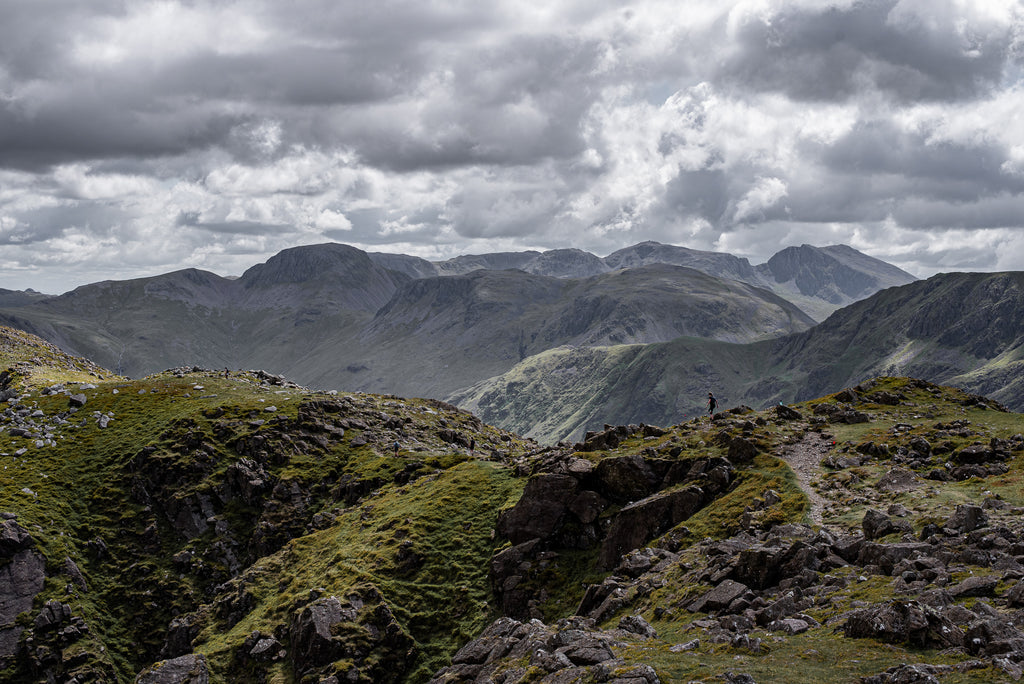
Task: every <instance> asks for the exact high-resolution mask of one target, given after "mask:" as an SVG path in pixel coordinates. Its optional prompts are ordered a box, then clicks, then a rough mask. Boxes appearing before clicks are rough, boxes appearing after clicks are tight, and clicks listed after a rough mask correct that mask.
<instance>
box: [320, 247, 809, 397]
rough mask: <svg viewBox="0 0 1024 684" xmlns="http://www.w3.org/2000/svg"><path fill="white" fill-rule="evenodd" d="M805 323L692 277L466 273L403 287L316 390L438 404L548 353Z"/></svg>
mask: <svg viewBox="0 0 1024 684" xmlns="http://www.w3.org/2000/svg"><path fill="white" fill-rule="evenodd" d="M811 325H813V321H812V320H811V319H809V318H808V317H806V316H804V315H803V313H802V312H801V311H799V310H798V309H797V308H796V307H794V306H793V305H791V304H789V303H788V302H786V301H785V300H783V299H781V298H779V297H775V296H774V295H772V294H770V293H768V292H766V291H764V290H759V289H757V288H753V287H750V286H748V285H745V284H743V283H739V282H736V281H729V280H720V279H717V278H712V277H710V276H707V275H705V274H703V273H700V272H698V271H694V270H692V269H686V268H680V267H676V266H667V265H653V266H645V267H641V268H635V269H628V270H623V271H617V272H613V273H606V274H603V275H600V276H594V277H592V278H583V279H567V278H552V277H544V276H534V275H530V274H527V273H524V272H522V271H475V272H473V273H471V274H469V275H466V276H449V277H443V278H433V279H423V280H417V281H412V282H410V283H408V284H407V285H405V286H404V287H403V289H402V290H400V291H399V292H398V293H397V294H396V295H395V297H394V298H393V299H392V301H391V302H390V303H389V304H388V305H387V306H386V307H384V308H382V309H381V310H380V311H379V312H378V314H377V316H376V317H375V319H374V321H373V322H372V323H371V324H370V325H369V326H367V328H366V329H365V331H364V332H363V334H362V335H361V337H360V344H361V345H362V347H363V349H366V350H367V352H366V354H365V355H364V356H362V357H361V358H358V359H352V357H351V356H349V357H347V360H348V364H349V365H350V366H354V371H350V370H349V369H348V368H344V369H342V368H339V369H337V370H336V371H334V372H333V373H328V374H325V375H323V376H320V377H317V378H315V379H314V380H313V382H314V383H315V384H318V385H321V386H331V385H332V384H336V385H337V386H341V387H351V388H355V389H360V390H364V391H388V392H396V393H398V394H406V395H411V394H422V393H426V394H427V396H445V395H447V394H448V393H450V392H453V391H454V390H456V389H459V388H462V387H466V386H468V385H471V384H474V383H476V382H479V381H480V380H481V379H483V378H486V377H490V376H493V375H495V374H497V373H501V372H503V371H505V370H507V369H509V368H511V367H512V366H513V365H514V364H515V363H517V362H519V361H520V360H522V359H525V358H527V357H528V356H531V355H533V354H538V353H541V352H544V351H546V350H549V349H552V348H554V347H559V346H562V345H572V346H578V347H589V346H594V345H607V344H623V343H652V342H659V341H665V340H670V339H673V338H676V337H679V336H680V335H689V336H700V337H707V338H710V339H720V340H742V341H749V340H756V339H763V338H767V337H775V336H778V335H782V334H785V333H786V332H787V331H793V330H805V329H807V328H808V327H810V326H811Z"/></svg>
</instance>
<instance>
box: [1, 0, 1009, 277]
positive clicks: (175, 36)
mask: <svg viewBox="0 0 1024 684" xmlns="http://www.w3.org/2000/svg"><path fill="white" fill-rule="evenodd" d="M1022 25H1024V10H1022V9H1021V8H1020V6H1019V3H1014V2H1012V0H990V1H989V2H986V3H969V2H955V1H954V0H948V1H947V0H899V1H897V0H864V1H860V2H855V1H852V0H837V1H836V2H812V1H811V0H786V1H783V0H757V1H754V2H741V1H739V0H737V1H734V2H725V3H723V2H718V1H717V0H686V2H684V3H665V2H662V1H660V0H630V1H629V2H626V3H621V2H611V1H610V0H609V1H607V2H606V1H604V0H601V1H596V0H557V1H555V2H539V1H538V2H536V3H534V2H527V1H526V0H517V2H506V1H505V0H495V2H489V3H473V2H469V3H466V2H454V1H453V2H448V1H446V0H442V1H440V2H430V3H424V2H420V1H419V0H379V1H377V2H372V3H357V2H352V1H349V0H342V1H339V0H298V1H297V2H289V3H282V2H272V1H270V0H234V1H232V2H222V1H220V0H197V1H191V0H189V1H187V2H186V1H178V0H161V1H159V2H157V1H149V0H139V1H138V2H131V3H126V2H123V0H116V1H115V0H110V1H107V0H95V1H92V2H88V3H83V2H77V1H75V2H72V1H71V0H37V1H35V2H8V3H6V4H4V5H3V8H2V9H0V244H2V245H4V246H5V249H3V250H0V251H2V253H0V259H6V260H7V263H31V264H40V263H43V262H44V261H45V262H47V263H53V264H60V263H68V264H80V263H82V262H83V260H91V261H92V262H93V263H94V266H93V268H94V270H93V271H89V273H90V274H92V273H94V271H95V268H98V267H97V266H95V263H100V262H102V263H104V264H109V265H110V268H120V267H121V265H122V264H123V265H124V271H125V272H129V271H130V270H131V267H132V266H134V267H135V268H136V271H138V270H140V269H143V268H151V267H156V265H158V264H160V263H162V262H160V261H159V260H160V259H165V260H167V261H168V263H167V266H168V270H170V269H171V268H176V267H179V266H180V265H181V263H182V262H183V261H184V262H187V263H188V264H189V265H196V266H200V267H204V268H208V269H213V270H217V268H218V267H219V266H221V265H223V268H224V269H225V270H227V271H229V272H242V271H244V270H245V268H247V267H248V266H251V265H252V263H255V262H256V261H258V260H260V259H263V258H266V257H267V256H269V255H270V254H272V253H274V252H276V251H279V250H280V249H283V248H286V247H289V246H293V245H295V244H310V243H314V242H322V241H324V240H327V239H334V240H337V241H341V242H349V243H352V244H356V245H358V246H364V247H371V246H372V247H374V248H375V249H377V250H385V251H386V250H387V248H388V245H396V247H395V248H396V249H399V248H401V249H403V250H407V251H408V252H410V253H417V254H420V255H424V256H439V257H448V256H454V255H455V254H458V253H464V252H467V251H474V252H477V253H479V252H483V251H488V250H490V249H492V248H493V249H499V250H512V249H519V248H536V247H544V246H547V247H552V248H557V247H564V246H566V245H567V244H571V245H572V246H574V247H579V248H582V249H589V250H590V251H593V252H595V253H608V252H610V251H613V250H615V249H618V248H621V247H624V246H626V245H629V244H634V243H636V242H640V241H642V240H647V239H654V240H659V241H663V242H675V243H679V244H686V245H688V246H691V247H695V248H700V249H717V248H720V247H722V248H724V247H727V246H737V245H738V246H739V248H740V249H743V250H746V251H744V252H743V255H744V256H748V257H749V258H751V259H752V260H754V261H758V260H759V259H763V258H766V257H767V256H770V254H771V253H772V252H773V251H774V250H775V249H777V248H778V247H779V246H780V240H783V239H786V240H789V239H799V240H802V241H812V240H814V239H818V236H819V235H820V236H825V235H827V236H828V238H827V240H828V241H829V242H852V241H854V238H856V239H858V240H861V242H859V243H857V244H856V245H855V246H858V247H859V248H864V247H865V246H866V245H867V246H870V245H871V244H874V243H873V242H872V241H879V244H882V243H884V244H886V245H887V249H889V247H888V245H890V243H891V242H892V240H895V239H897V238H892V237H891V235H898V240H899V241H900V242H899V244H893V245H892V247H891V251H890V253H899V252H900V250H903V253H906V254H913V263H914V265H915V266H918V267H920V268H921V269H922V270H927V269H928V268H931V267H934V266H936V265H941V264H949V263H952V262H950V261H949V259H950V258H951V256H950V254H951V253H950V252H948V251H943V250H946V249H947V246H946V245H941V246H940V245H937V244H936V245H935V246H927V247H921V245H922V244H925V245H931V243H930V242H929V240H930V238H931V236H933V235H936V236H939V235H945V236H946V237H947V238H948V233H949V232H950V231H953V230H962V231H970V230H973V229H975V228H977V229H983V230H984V231H986V233H985V234H986V238H985V240H983V241H981V242H980V243H979V246H978V247H977V249H978V250H979V251H980V253H983V254H988V255H989V261H990V263H992V264H994V263H996V262H997V261H998V259H999V258H1000V257H1001V256H1003V255H1005V254H1010V253H1013V251H1014V249H1013V248H1015V247H1020V248H1021V249H1022V250H1024V219H1020V218H1014V217H1015V215H1016V214H1017V213H1018V211H1019V209H1020V198H1021V197H1022V196H1024V134H1021V133H1020V132H1019V130H1020V127H1019V126H1017V125H1016V120H1015V119H1014V118H1013V117H1014V116H1018V112H1019V111H1020V110H1021V108H1022V107H1024V92H1022V87H1021V74H1022V72H1024V50H1022V45H1024V41H1022V36H1024V30H1022ZM894 225H895V228H894V230H895V231H896V232H891V233H886V234H883V232H882V226H885V227H886V229H888V227H891V226H894ZM1017 236H1021V237H1017ZM820 239H822V240H825V239H826V238H825V237H821V238H820ZM937 239H938V238H937ZM19 244H20V245H28V246H30V247H26V248H25V249H23V250H18V249H16V248H15V246H16V245H19ZM154 244H160V245H162V247H161V249H162V252H161V253H162V254H166V255H167V256H154V249H153V248H152V245H154ZM1008 245H1009V247H1008ZM32 250H35V253H34V254H30V252H31V251H32ZM90 250H92V251H90ZM44 253H45V254H46V255H47V256H46V257H45V259H44V258H42V257H40V256H39V255H42V254H44ZM247 254H248V255H251V259H250V260H249V261H246V259H245V256H246V255H247ZM929 255H931V256H929ZM929 259H931V262H929ZM97 260H99V261H97ZM218 260H220V261H218ZM1022 267H1024V264H1022ZM12 268H13V267H12ZM83 268H84V267H83ZM80 272H81V273H85V271H80ZM67 273H71V271H70V270H69V271H67ZM133 275H138V273H137V272H133ZM51 277H52V279H53V280H54V281H60V279H61V278H62V277H72V276H70V275H67V276H65V272H63V271H62V272H60V275H53V276H51ZM25 285H32V283H25ZM3 286H15V287H17V286H18V283H17V282H13V281H11V282H6V281H5V282H0V287H3ZM38 286H39V287H40V288H42V289H47V290H50V291H53V290H57V289H61V286H59V285H57V286H55V285H52V284H50V283H45V282H40V283H38Z"/></svg>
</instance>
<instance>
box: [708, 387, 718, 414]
mask: <svg viewBox="0 0 1024 684" xmlns="http://www.w3.org/2000/svg"><path fill="white" fill-rule="evenodd" d="M716 408H718V400H717V399H715V395H714V394H712V393H711V392H708V415H709V416H713V415H715V409H716Z"/></svg>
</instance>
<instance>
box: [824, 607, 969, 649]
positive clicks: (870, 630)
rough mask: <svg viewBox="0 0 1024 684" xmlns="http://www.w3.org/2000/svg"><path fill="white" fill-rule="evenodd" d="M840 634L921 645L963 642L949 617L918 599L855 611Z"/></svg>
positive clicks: (958, 629)
mask: <svg viewBox="0 0 1024 684" xmlns="http://www.w3.org/2000/svg"><path fill="white" fill-rule="evenodd" d="M843 635H844V636H846V637H849V638H855V639H861V638H871V639H878V640H879V641H885V642H887V643H892V644H903V645H906V646H917V647H921V648H956V647H959V646H963V645H964V632H963V630H961V629H960V628H959V627H957V625H956V624H955V623H954V622H953V621H952V620H950V619H949V618H947V617H944V616H943V615H942V614H940V613H938V612H937V611H935V610H932V609H931V608H929V607H927V606H923V605H921V604H920V603H918V602H917V601H890V602H889V603H886V604H884V605H880V606H872V607H871V608H865V609H863V610H858V611H855V612H854V613H852V614H851V615H850V616H849V617H848V618H847V620H846V622H845V623H844V624H843Z"/></svg>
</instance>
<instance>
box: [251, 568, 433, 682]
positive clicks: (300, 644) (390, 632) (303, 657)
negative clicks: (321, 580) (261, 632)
mask: <svg viewBox="0 0 1024 684" xmlns="http://www.w3.org/2000/svg"><path fill="white" fill-rule="evenodd" d="M288 632H289V635H290V637H289V639H290V649H289V657H290V658H291V661H292V667H293V670H294V672H295V677H296V679H299V680H302V679H304V678H306V677H309V676H310V675H314V674H316V675H319V676H326V675H329V674H330V672H329V671H328V670H331V669H333V667H331V666H332V665H333V663H335V662H336V661H345V662H346V663H347V664H348V665H347V667H346V668H345V671H344V672H343V673H341V675H340V678H341V680H342V681H346V678H347V681H358V680H360V679H361V678H365V679H368V680H369V681H374V682H397V681H401V679H402V678H403V675H404V673H405V671H406V668H407V667H408V665H409V664H410V663H411V661H412V660H413V658H414V657H415V652H416V646H415V642H414V641H413V639H412V637H411V636H409V634H408V632H406V630H405V629H404V628H403V627H402V626H401V625H400V624H399V623H398V621H397V620H396V619H395V616H394V614H393V613H392V611H391V607H390V606H389V605H388V603H387V602H386V601H385V600H384V597H383V596H382V595H381V593H380V592H379V591H378V590H377V589H376V587H373V586H370V585H366V586H362V587H359V588H357V589H356V590H354V591H352V592H351V593H349V594H348V595H347V596H346V597H345V600H341V599H339V598H338V597H336V596H325V597H321V598H316V599H314V600H312V601H311V602H310V603H308V604H307V605H306V606H305V607H303V608H301V609H300V610H298V611H296V613H295V614H294V617H293V618H292V622H291V624H290V626H289V630H288ZM275 648H276V647H274V646H273V644H270V643H269V642H267V641H266V640H257V641H256V643H255V644H253V647H252V648H251V649H250V650H249V656H250V657H259V653H262V652H265V651H269V652H271V653H273V652H274V650H275ZM325 668H326V669H325Z"/></svg>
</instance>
